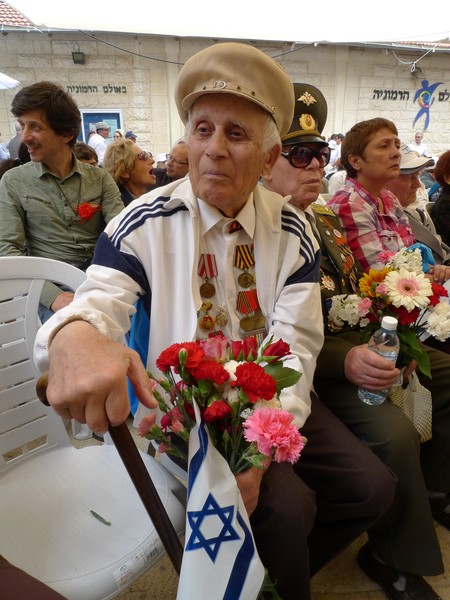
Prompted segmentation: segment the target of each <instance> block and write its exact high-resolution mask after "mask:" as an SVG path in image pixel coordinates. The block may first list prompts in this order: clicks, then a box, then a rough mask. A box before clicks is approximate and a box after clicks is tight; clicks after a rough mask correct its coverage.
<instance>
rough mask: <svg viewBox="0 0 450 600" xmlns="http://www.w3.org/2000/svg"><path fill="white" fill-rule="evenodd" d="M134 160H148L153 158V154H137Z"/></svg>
mask: <svg viewBox="0 0 450 600" xmlns="http://www.w3.org/2000/svg"><path fill="white" fill-rule="evenodd" d="M136 158H137V159H138V160H149V159H150V158H153V154H152V153H151V152H139V154H136Z"/></svg>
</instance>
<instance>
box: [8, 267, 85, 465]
mask: <svg viewBox="0 0 450 600" xmlns="http://www.w3.org/2000/svg"><path fill="white" fill-rule="evenodd" d="M85 277H86V275H85V273H84V272H83V271H81V270H79V269H77V268H75V267H73V266H71V265H68V264H66V263H63V262H59V261H56V260H51V259H46V258H37V257H28V256H11V257H9V256H8V257H0V473H1V472H2V471H4V470H6V469H9V468H11V467H12V466H14V465H15V464H17V463H18V462H20V461H22V460H24V459H26V458H30V457H31V456H33V455H35V454H36V453H39V452H43V451H45V450H48V449H50V448H52V447H54V446H56V445H61V444H62V445H66V444H70V441H69V439H68V436H67V433H66V430H65V427H64V424H63V422H62V420H61V419H60V417H58V416H57V415H56V413H55V412H54V410H53V409H51V408H46V407H45V406H44V405H43V404H42V403H41V402H40V401H39V400H38V399H37V397H36V380H37V378H38V377H39V375H40V373H39V372H38V371H37V369H36V367H35V365H34V362H33V345H34V340H35V337H36V332H37V330H38V328H39V326H40V321H39V317H38V305H39V298H40V295H41V290H42V287H43V285H44V282H45V281H46V280H49V281H53V282H55V283H60V284H64V285H66V286H68V287H70V288H71V289H73V290H75V289H76V288H77V287H78V286H79V285H80V284H81V283H82V282H83V281H84V279H85Z"/></svg>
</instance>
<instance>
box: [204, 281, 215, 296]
mask: <svg viewBox="0 0 450 600" xmlns="http://www.w3.org/2000/svg"><path fill="white" fill-rule="evenodd" d="M215 293H216V288H215V287H214V286H213V284H212V283H210V282H209V281H208V280H206V281H205V282H204V283H202V285H201V286H200V294H201V296H202V298H212V297H213V296H214V294H215Z"/></svg>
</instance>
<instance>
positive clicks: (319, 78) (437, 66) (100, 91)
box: [0, 32, 450, 155]
mask: <svg viewBox="0 0 450 600" xmlns="http://www.w3.org/2000/svg"><path fill="white" fill-rule="evenodd" d="M96 38H97V39H96ZM212 43H214V40H209V39H191V38H181V39H180V38H178V39H175V38H170V37H162V36H147V35H128V34H106V33H97V34H95V38H93V37H91V36H89V35H86V34H83V33H81V32H80V33H78V32H60V33H53V34H50V35H49V34H47V33H36V32H9V33H8V34H7V35H4V34H3V35H2V36H0V71H2V72H4V73H6V74H7V75H9V76H10V77H13V78H15V79H18V80H19V81H20V82H21V84H22V85H28V84H30V83H33V82H35V81H40V80H43V79H48V80H51V81H54V82H56V83H59V84H60V85H62V86H63V87H64V88H65V89H71V90H73V96H74V98H75V99H76V101H77V103H78V106H79V107H80V108H82V109H94V108H99V109H121V111H122V115H123V118H124V126H125V128H126V129H132V130H133V131H135V132H136V133H137V134H138V136H139V139H138V143H139V145H140V146H142V148H144V149H146V150H150V151H152V152H153V153H155V154H156V153H158V152H165V151H168V150H169V149H170V147H171V145H172V142H173V141H175V140H176V139H177V138H179V137H180V135H182V133H183V127H182V124H181V122H180V120H179V118H178V115H177V112H176V109H175V105H174V101H173V90H174V85H175V81H176V76H177V73H178V71H179V68H180V64H182V63H184V62H185V61H186V59H187V58H189V56H191V55H192V54H194V53H195V52H197V51H198V50H200V49H201V48H204V47H206V46H209V45H210V44H212ZM255 45H256V46H257V47H259V48H261V49H262V50H263V51H265V52H266V53H267V54H268V55H270V56H273V57H274V58H276V59H277V60H278V61H279V62H280V63H281V64H282V65H283V67H284V68H285V69H286V71H287V72H288V73H289V74H290V76H291V77H292V81H297V82H302V81H303V82H307V83H310V84H312V85H316V86H317V87H319V88H320V89H321V90H322V91H323V93H324V95H325V97H326V98H327V101H328V120H327V124H326V127H325V130H324V134H325V135H326V136H327V137H328V136H329V135H330V134H331V133H338V132H343V133H345V132H346V131H347V130H348V129H349V128H350V127H351V126H352V125H353V124H354V123H356V122H357V121H360V120H363V119H368V118H372V117H375V116H383V117H386V118H388V119H391V120H393V121H394V122H395V123H396V125H397V127H398V129H399V133H400V137H401V138H402V140H403V141H404V142H410V141H412V140H413V138H414V131H415V130H416V129H422V128H423V127H424V120H423V119H421V120H420V121H419V123H417V125H416V126H413V121H414V118H415V116H416V114H417V112H418V105H417V103H414V95H415V93H416V91H417V90H419V89H420V88H421V79H422V78H420V79H416V78H414V77H413V76H412V75H411V71H410V64H402V63H411V62H412V61H414V60H417V59H418V58H420V56H422V55H423V54H424V53H425V51H423V52H418V51H414V52H412V51H406V50H403V51H400V50H395V53H394V51H392V50H388V51H386V50H385V49H382V48H369V47H347V46H342V45H335V46H333V45H318V46H314V45H308V46H306V47H300V46H297V47H296V48H295V50H294V51H291V44H290V43H281V42H280V43H276V42H267V43H264V42H258V43H255ZM77 50H80V51H82V52H84V54H85V57H86V64H85V65H74V64H73V62H72V52H73V51H77ZM396 55H397V56H396ZM178 63H179V64H178ZM418 66H420V68H421V69H422V71H423V73H424V76H423V78H426V79H428V80H429V81H430V83H434V82H442V83H443V85H441V86H439V87H438V88H437V91H436V92H435V94H434V98H435V101H434V104H433V106H432V108H431V111H430V115H431V120H430V125H429V128H428V131H427V132H426V133H425V142H426V144H427V146H428V148H429V150H430V151H431V153H432V154H433V155H438V154H439V153H441V152H443V151H445V150H447V149H449V148H450V136H449V132H450V119H449V114H450V97H449V100H447V99H446V96H447V89H449V90H450V56H449V54H445V53H441V54H439V53H429V54H428V55H427V56H426V57H425V58H424V59H423V60H420V62H419V64H418ZM93 86H96V87H97V92H96V93H93V92H91V91H89V92H88V91H84V90H88V89H91V88H92V87H93ZM17 89H18V88H16V89H15V90H0V132H1V133H2V138H1V140H2V141H7V140H8V139H9V138H10V137H12V135H13V134H14V119H13V117H12V115H11V114H10V104H11V100H12V98H13V96H14V94H15V93H16V91H17ZM119 89H120V90H121V91H120V92H119V91H118V90H119ZM125 89H126V91H124V90H125ZM105 90H107V91H105ZM377 90H378V92H376V91H377ZM380 93H381V95H380ZM439 98H441V101H439Z"/></svg>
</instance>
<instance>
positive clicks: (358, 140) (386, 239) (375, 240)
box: [328, 118, 415, 270]
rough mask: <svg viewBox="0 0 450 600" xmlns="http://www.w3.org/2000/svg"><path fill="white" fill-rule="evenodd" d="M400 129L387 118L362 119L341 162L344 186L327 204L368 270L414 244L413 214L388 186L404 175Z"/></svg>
mask: <svg viewBox="0 0 450 600" xmlns="http://www.w3.org/2000/svg"><path fill="white" fill-rule="evenodd" d="M400 146H401V143H400V139H399V137H398V132H397V128H396V126H395V125H394V123H392V121H388V120H387V119H383V118H375V119H370V120H368V121H361V122H360V123H357V124H356V125H354V126H353V127H352V128H351V129H350V131H349V132H348V133H347V134H346V136H345V138H344V142H343V144H342V152H341V161H342V163H343V165H344V167H345V169H346V171H347V176H348V177H347V180H346V184H345V186H344V187H343V188H342V189H340V190H339V191H338V192H336V194H335V195H334V196H333V198H332V199H331V200H330V201H329V202H328V206H329V207H330V208H331V209H332V210H333V211H334V212H335V213H336V214H337V215H338V217H339V219H340V221H341V223H342V226H343V227H344V229H345V233H346V236H347V241H348V243H349V246H350V247H351V249H352V250H353V254H354V255H355V256H356V258H357V259H358V260H359V261H360V263H361V265H362V267H363V269H364V270H368V269H369V268H370V267H372V268H374V269H379V268H381V267H383V263H382V262H380V260H379V254H380V253H381V252H383V251H385V250H389V251H391V252H397V251H398V250H400V248H403V247H405V246H410V245H411V244H414V242H415V238H414V235H413V232H412V229H411V227H410V226H409V221H408V217H407V216H406V214H405V213H404V212H403V209H402V207H401V205H400V203H399V201H398V200H397V198H396V197H395V196H394V194H393V193H392V192H390V191H388V190H387V189H385V186H386V184H387V183H388V182H389V181H391V180H392V179H395V178H396V177H398V175H399V174H400V158H401V153H400Z"/></svg>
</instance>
